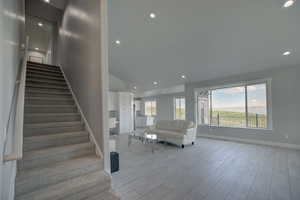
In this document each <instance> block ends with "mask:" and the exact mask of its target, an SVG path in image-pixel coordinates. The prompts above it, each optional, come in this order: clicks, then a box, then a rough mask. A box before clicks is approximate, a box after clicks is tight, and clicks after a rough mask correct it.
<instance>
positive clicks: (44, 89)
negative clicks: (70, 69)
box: [26, 86, 69, 93]
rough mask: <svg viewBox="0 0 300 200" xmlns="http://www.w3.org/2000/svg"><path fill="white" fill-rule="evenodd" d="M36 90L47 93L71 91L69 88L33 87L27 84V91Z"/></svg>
mask: <svg viewBox="0 0 300 200" xmlns="http://www.w3.org/2000/svg"><path fill="white" fill-rule="evenodd" d="M30 91H36V92H46V93H55V92H63V93H69V89H67V88H66V89H56V88H41V87H33V86H26V92H30Z"/></svg>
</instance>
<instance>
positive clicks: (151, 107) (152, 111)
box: [145, 100, 156, 116]
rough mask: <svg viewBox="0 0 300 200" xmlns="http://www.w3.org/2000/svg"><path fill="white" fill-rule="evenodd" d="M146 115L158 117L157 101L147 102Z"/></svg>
mask: <svg viewBox="0 0 300 200" xmlns="http://www.w3.org/2000/svg"><path fill="white" fill-rule="evenodd" d="M145 115H147V116H156V101H155V100H151V101H146V102H145Z"/></svg>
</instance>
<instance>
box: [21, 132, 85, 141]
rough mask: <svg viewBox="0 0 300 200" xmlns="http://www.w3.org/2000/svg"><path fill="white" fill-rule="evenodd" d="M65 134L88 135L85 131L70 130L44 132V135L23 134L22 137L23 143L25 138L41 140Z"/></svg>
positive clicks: (64, 135) (65, 135)
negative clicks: (52, 132)
mask: <svg viewBox="0 0 300 200" xmlns="http://www.w3.org/2000/svg"><path fill="white" fill-rule="evenodd" d="M67 136H74V137H75V136H88V132H87V131H72V132H63V133H54V134H45V135H34V136H25V137H24V143H25V142H26V141H27V140H35V139H41V140H43V139H44V140H50V139H53V138H57V137H67Z"/></svg>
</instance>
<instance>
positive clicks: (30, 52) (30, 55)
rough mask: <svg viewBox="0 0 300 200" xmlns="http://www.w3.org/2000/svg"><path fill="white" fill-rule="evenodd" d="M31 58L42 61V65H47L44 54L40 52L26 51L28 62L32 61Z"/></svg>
mask: <svg viewBox="0 0 300 200" xmlns="http://www.w3.org/2000/svg"><path fill="white" fill-rule="evenodd" d="M31 57H35V58H42V60H43V61H42V63H45V64H48V63H47V59H46V55H45V54H44V53H42V52H39V51H34V50H30V51H28V60H29V61H32V60H31V59H32V58H31ZM49 64H50V63H49Z"/></svg>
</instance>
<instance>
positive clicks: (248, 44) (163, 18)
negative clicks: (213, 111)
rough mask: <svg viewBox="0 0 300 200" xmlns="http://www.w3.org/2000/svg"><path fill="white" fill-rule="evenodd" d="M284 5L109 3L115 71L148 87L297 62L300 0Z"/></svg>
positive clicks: (217, 0) (251, 1) (188, 0)
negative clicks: (152, 14)
mask: <svg viewBox="0 0 300 200" xmlns="http://www.w3.org/2000/svg"><path fill="white" fill-rule="evenodd" d="M284 2H285V0H206V1H205V0H184V1H182V0H109V1H108V7H109V9H108V13H109V16H108V17H109V18H108V22H109V45H110V47H109V69H110V72H111V73H112V74H114V75H115V76H117V77H119V78H121V79H123V80H125V81H128V82H130V83H131V84H132V87H133V86H134V85H135V86H137V87H138V89H142V90H149V89H153V88H154V86H153V81H158V82H159V87H162V88H164V87H169V86H173V85H178V84H182V83H184V82H185V81H201V80H207V79H214V78H219V77H224V76H230V75H235V74H241V73H247V72H253V71H259V70H264V69H268V68H275V67H286V66H293V65H299V64H300V39H299V37H300V2H296V3H295V5H294V6H292V7H289V8H283V7H282V6H283V4H284ZM151 12H153V13H155V14H156V18H154V19H152V18H150V17H149V14H150V13H151ZM116 40H119V41H120V44H116V43H115V41H116ZM285 51H291V55H289V56H283V55H282V53H283V52H285ZM299 67H300V65H299ZM183 74H184V75H186V77H187V78H186V80H184V79H182V78H181V77H180V76H181V75H183Z"/></svg>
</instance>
